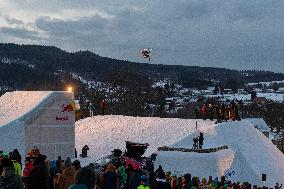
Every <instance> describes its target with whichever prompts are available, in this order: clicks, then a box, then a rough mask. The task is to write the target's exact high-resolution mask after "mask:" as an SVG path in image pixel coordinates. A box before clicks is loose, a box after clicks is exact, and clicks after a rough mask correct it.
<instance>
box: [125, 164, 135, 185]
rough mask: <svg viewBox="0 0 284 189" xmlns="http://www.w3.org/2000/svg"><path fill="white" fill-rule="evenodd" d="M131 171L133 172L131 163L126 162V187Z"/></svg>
mask: <svg viewBox="0 0 284 189" xmlns="http://www.w3.org/2000/svg"><path fill="white" fill-rule="evenodd" d="M133 172H134V169H133V166H132V165H131V164H128V165H127V167H126V174H127V180H126V182H127V186H128V188H129V181H130V178H131V176H132V174H133Z"/></svg>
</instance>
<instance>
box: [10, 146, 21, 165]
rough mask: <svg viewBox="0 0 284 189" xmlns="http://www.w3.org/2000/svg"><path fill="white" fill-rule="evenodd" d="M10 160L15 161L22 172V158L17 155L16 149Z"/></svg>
mask: <svg viewBox="0 0 284 189" xmlns="http://www.w3.org/2000/svg"><path fill="white" fill-rule="evenodd" d="M10 158H11V160H14V161H17V162H18V163H19V164H20V166H21V170H22V156H21V154H20V153H19V151H18V149H14V150H13V152H12V155H11V157H10Z"/></svg>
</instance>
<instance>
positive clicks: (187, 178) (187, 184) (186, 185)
mask: <svg viewBox="0 0 284 189" xmlns="http://www.w3.org/2000/svg"><path fill="white" fill-rule="evenodd" d="M181 183H182V185H181V189H190V188H191V174H189V173H187V174H185V175H184V176H183V177H182V180H181Z"/></svg>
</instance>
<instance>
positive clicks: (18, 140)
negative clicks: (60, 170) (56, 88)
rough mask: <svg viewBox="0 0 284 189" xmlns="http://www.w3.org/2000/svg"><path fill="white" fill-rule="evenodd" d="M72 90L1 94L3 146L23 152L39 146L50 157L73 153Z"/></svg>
mask: <svg viewBox="0 0 284 189" xmlns="http://www.w3.org/2000/svg"><path fill="white" fill-rule="evenodd" d="M73 102H74V94H73V93H72V92H51V91H15V92H7V93H5V94H4V95H3V96H1V97H0V138H1V142H0V150H3V151H5V152H10V151H12V150H13V149H15V148H17V149H18V150H19V152H20V153H21V155H22V156H24V155H27V153H28V151H29V150H30V149H31V148H33V147H37V148H38V149H39V150H40V152H41V153H42V154H45V155H47V157H48V159H57V157H58V156H62V158H66V157H71V158H73V157H74V148H75V115H74V111H73Z"/></svg>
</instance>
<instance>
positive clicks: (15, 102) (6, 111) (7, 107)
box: [0, 91, 51, 127]
mask: <svg viewBox="0 0 284 189" xmlns="http://www.w3.org/2000/svg"><path fill="white" fill-rule="evenodd" d="M50 94H51V92H48V91H14V92H7V93H5V94H4V95H3V96H1V98H0V107H1V108H0V127H1V126H3V125H6V124H8V123H11V122H12V121H15V120H17V119H18V118H20V117H21V116H23V115H25V114H26V113H29V112H30V111H32V110H33V109H34V108H35V107H36V106H38V105H39V104H40V103H41V102H42V101H43V100H44V99H45V98H47V97H48V96H49V95H50Z"/></svg>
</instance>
